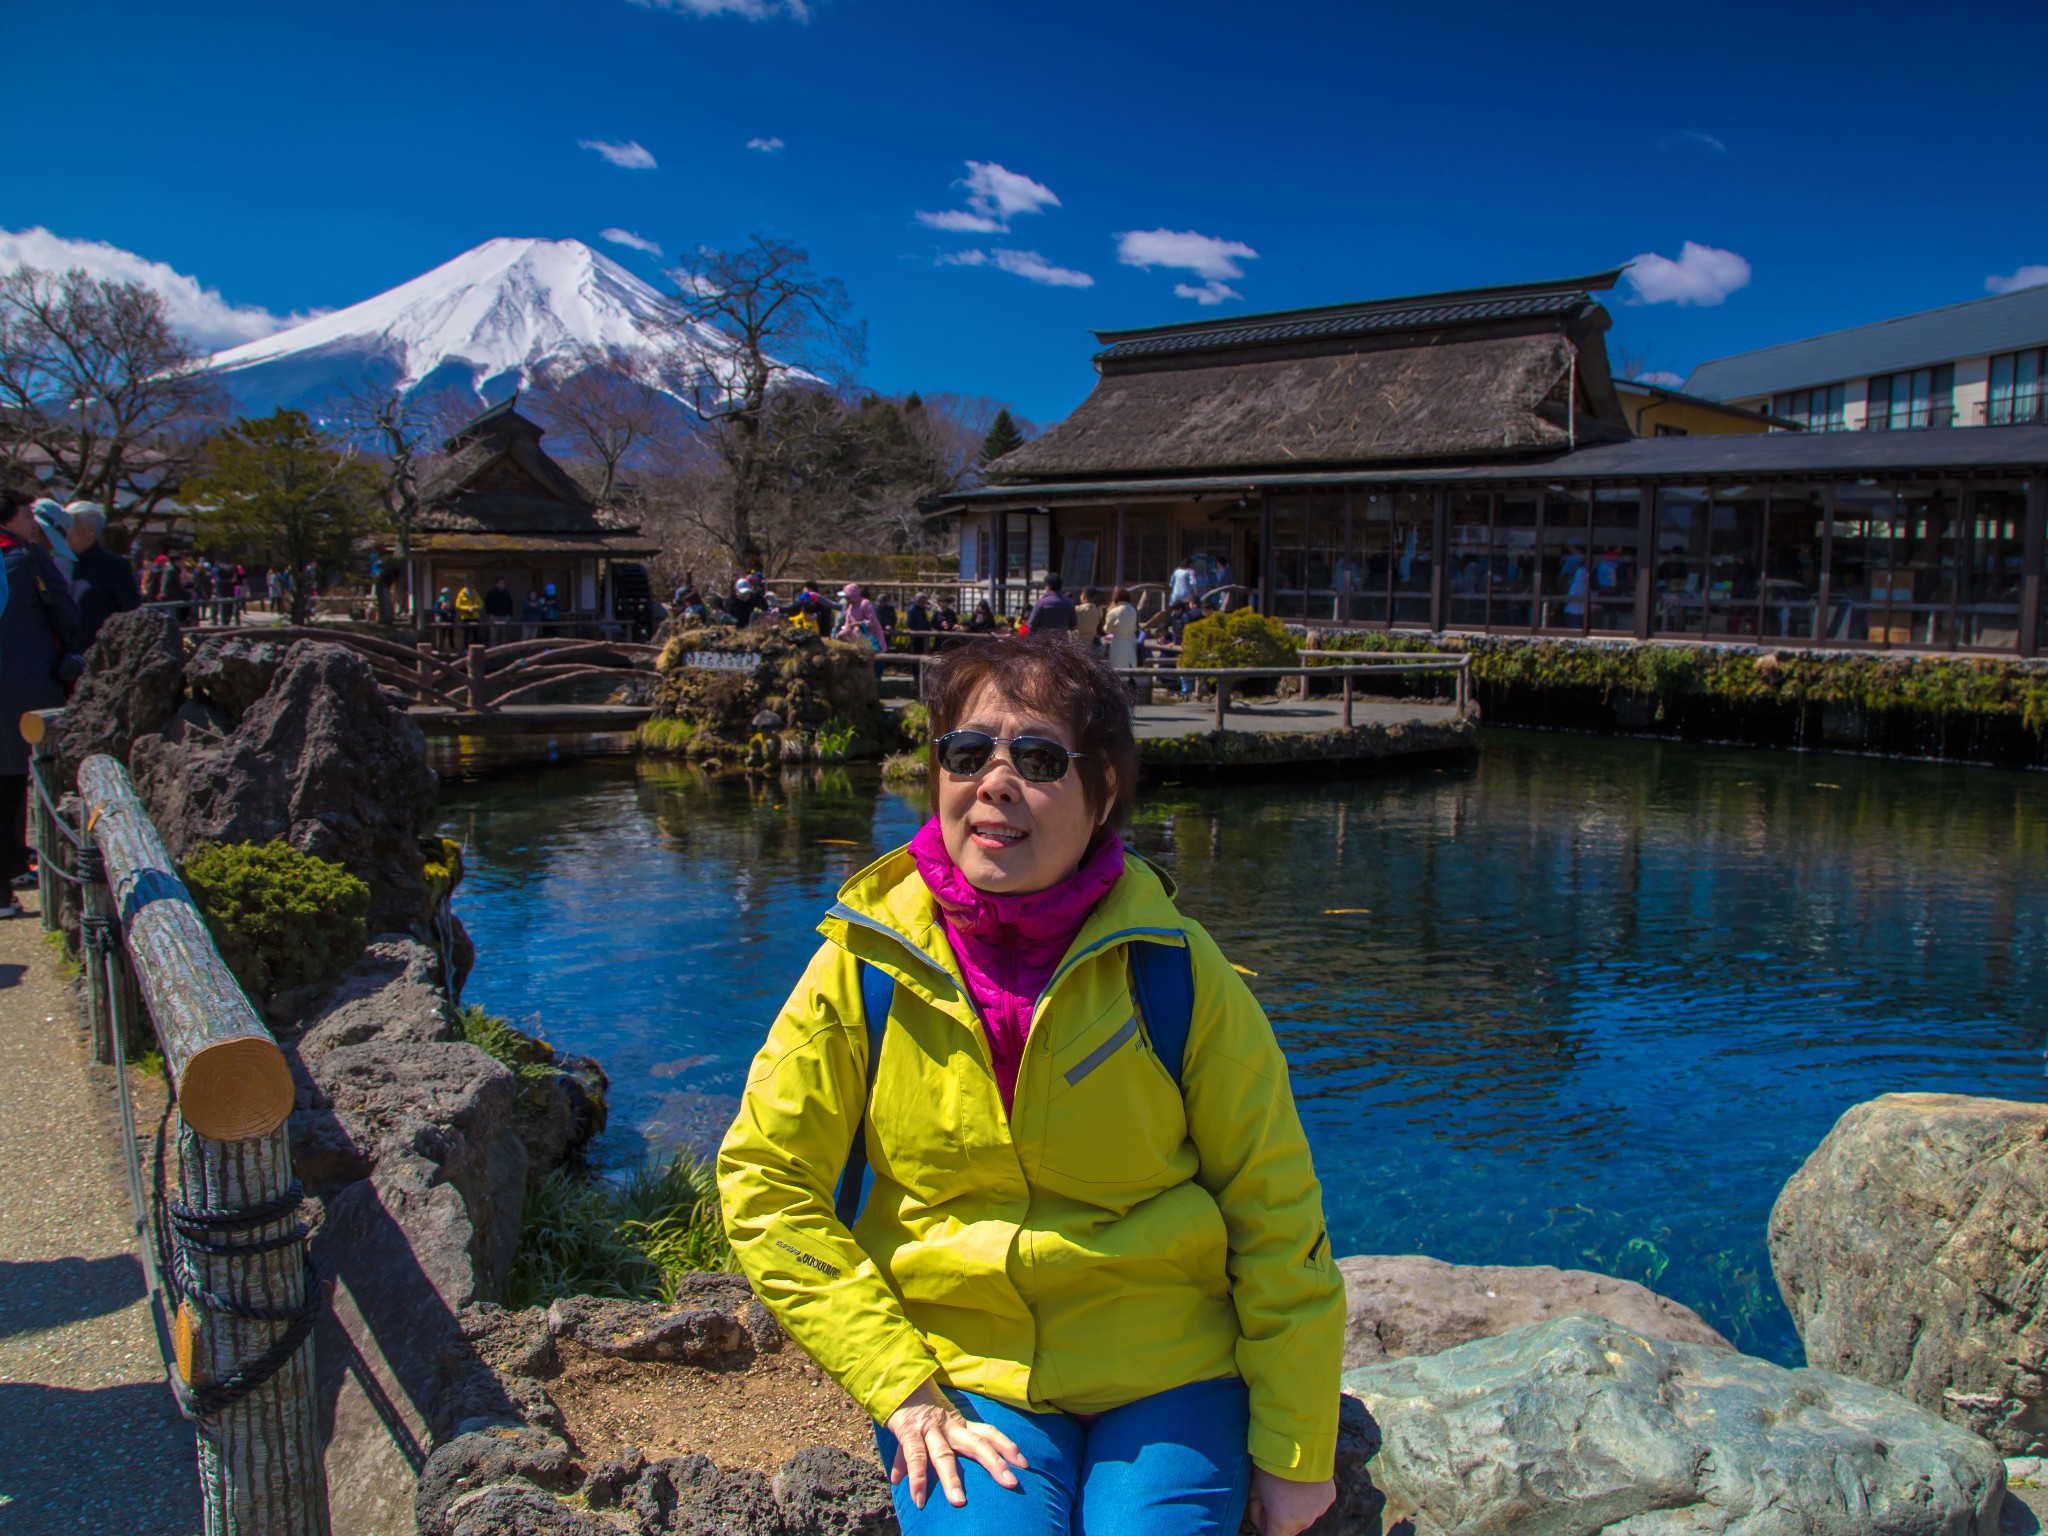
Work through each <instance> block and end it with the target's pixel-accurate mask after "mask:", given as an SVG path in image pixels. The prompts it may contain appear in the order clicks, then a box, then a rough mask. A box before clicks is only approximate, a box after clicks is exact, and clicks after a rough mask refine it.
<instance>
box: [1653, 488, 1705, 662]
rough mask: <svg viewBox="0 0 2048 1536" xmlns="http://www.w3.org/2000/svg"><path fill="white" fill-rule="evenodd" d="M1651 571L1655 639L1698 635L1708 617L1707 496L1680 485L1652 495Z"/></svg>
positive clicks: (1701, 631) (1700, 491) (1702, 492)
mask: <svg viewBox="0 0 2048 1536" xmlns="http://www.w3.org/2000/svg"><path fill="white" fill-rule="evenodd" d="M1655 557H1656V562H1657V563H1656V567H1655V569H1654V570H1653V572H1652V575H1651V596H1650V601H1651V609H1650V624H1651V627H1652V628H1653V629H1654V630H1655V631H1656V632H1657V633H1658V634H1665V635H1687V634H1692V635H1696V634H1701V633H1703V632H1704V631H1705V629H1706V613H1707V493H1706V492H1705V491H1704V490H1699V489H1695V488H1692V487H1684V486H1666V487H1664V488H1663V489H1661V490H1659V491H1658V492H1657V535H1656V552H1655Z"/></svg>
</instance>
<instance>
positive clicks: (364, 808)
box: [132, 640, 437, 933]
mask: <svg viewBox="0 0 2048 1536" xmlns="http://www.w3.org/2000/svg"><path fill="white" fill-rule="evenodd" d="M132 758H133V764H132V766H133V769H134V774H135V781H136V790H137V792H138V793H139V794H140V795H141V796H142V799H143V803H144V804H145V805H146V806H147V807H148V808H149V812H150V818H151V820H153V821H154V822H155V823H156V827H157V830H158V831H159V832H160V833H162V835H163V840H164V846H165V847H166V848H167V849H168V850H169V852H170V854H171V857H173V858H176V859H182V858H184V857H185V856H186V855H188V854H189V853H191V851H192V850H193V849H194V848H196V847H198V846H199V845H200V844H201V843H267V842H269V841H270V840H271V839H272V838H279V837H281V838H283V839H285V840H286V841H287V842H289V843H290V844H291V845H292V846H293V847H294V848H297V849H298V850H299V851H300V852H302V853H310V854H313V855H315V856H316V857H318V858H323V859H331V860H334V861H335V862H337V863H340V864H342V865H344V866H346V867H347V868H348V870H349V871H350V873H352V874H354V875H355V876H357V877H358V878H359V879H361V880H362V881H364V882H365V883H366V884H367V885H368V886H369V887H370V931H371V932H372V933H380V932H385V931H388V930H399V931H422V932H423V931H424V926H425V923H426V920H427V907H428V900H427V887H426V881H425V878H424V876H423V873H422V859H421V856H420V847H419V839H420V835H421V834H422V833H423V832H425V831H426V830H427V826H428V821H429V817H430V816H431V814H432V811H433V807H434V794H435V789H436V784H437V780H436V778H435V775H434V772H433V770H432V769H431V768H429V767H428V766H427V757H426V740H425V738H424V737H422V736H421V735H420V732H419V727H418V726H416V725H414V724H413V723H412V721H411V720H410V719H409V718H407V716H406V714H405V712H404V711H403V710H402V709H399V708H397V707H395V706H394V705H393V703H392V701H391V699H390V698H389V697H387V696H386V695H385V693H384V692H383V690H382V689H380V688H379V686H378V684H377V678H376V674H375V672H374V671H372V669H371V667H370V664H369V663H368V662H367V661H365V660H364V659H363V658H362V657H360V656H358V655H356V654H355V653H354V652H353V651H349V650H346V649H344V648H343V647H341V646H338V645H329V644H326V643H324V642H321V641H313V640H301V641H298V642H297V643H295V644H294V645H293V646H292V648H291V649H290V650H289V651H288V652H286V654H285V657H284V660H283V662H282V663H281V664H280V666H279V667H278V670H277V672H276V675H275V676H274V678H273V679H272V680H271V683H270V685H269V688H268V690H267V691H266V692H265V693H263V694H262V696H261V697H259V698H257V699H255V700H254V701H253V702H252V703H250V704H249V705H248V707H247V708H246V710H245V711H244V712H243V713H242V715H241V718H240V721H239V723H238V724H237V725H236V726H235V728H234V730H233V732H232V733H231V734H230V735H229V736H228V737H227V738H226V739H225V740H224V741H220V740H214V739H213V738H211V737H200V736H190V735H188V736H186V737H185V739H183V740H177V741H173V740H170V739H168V738H167V737H163V736H145V737H141V738H140V739H138V740H137V741H136V743H135V746H134V749H133V752H132Z"/></svg>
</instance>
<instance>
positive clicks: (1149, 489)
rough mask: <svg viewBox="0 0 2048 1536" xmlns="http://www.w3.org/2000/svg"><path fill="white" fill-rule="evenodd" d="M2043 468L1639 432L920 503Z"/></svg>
mask: <svg viewBox="0 0 2048 1536" xmlns="http://www.w3.org/2000/svg"><path fill="white" fill-rule="evenodd" d="M1998 473H2004V474H2013V475H2036V474H2044V473H2048V426H2034V425H2029V426H2017V427H1936V428H1929V429H1925V430H1920V431H1910V432H1772V433H1755V434H1743V433H1729V434H1725V435H1719V436H1700V437H1640V438H1635V439H1633V440H1631V441H1629V442H1625V443H1602V444H1598V445H1596V446H1594V447H1590V448H1581V449H1578V450H1577V451H1575V452H1571V453H1562V454H1557V455H1553V456H1551V457H1548V458H1541V459H1527V460H1523V461H1520V462H1505V463H1493V464H1460V465H1450V466H1442V467H1437V468H1428V469H1425V468H1412V467H1411V468H1405V469H1404V468H1401V467H1398V466H1384V467H1379V468H1367V467H1360V468H1357V469H1328V470H1321V471H1311V472H1300V473H1294V472H1290V473H1284V474H1265V473H1259V472H1256V471H1253V472H1246V473H1240V474H1216V475H1189V476H1174V477H1159V478H1152V479H1136V478H1133V479H1125V480H1095V481H1070V482H1058V481H1044V482H1040V483H1037V484H1021V485H998V486H984V487H981V488H980V489H977V490H972V491H961V492H957V493H955V494H954V495H951V496H944V497H932V498H930V499H928V500H927V501H925V502H923V503H920V505H921V506H922V507H923V508H924V509H925V511H926V513H927V515H931V516H942V515H946V514H948V513H953V512H962V511H972V510H975V509H977V508H981V507H991V508H993V507H1000V506H1008V507H1032V506H1053V505H1059V504H1064V503H1069V502H1077V501H1083V502H1085V501H1115V500H1132V501H1139V500H1185V499H1186V498H1188V497H1190V496H1212V495H1223V494H1229V495H1247V494H1256V493H1258V492H1260V491H1286V490H1296V491H1305V490H1312V489H1320V488H1330V487H1342V486H1367V485H1457V484H1468V483H1473V482H1481V483H1501V482H1515V483H1520V484H1532V483H1543V482H1553V481H1559V480H1631V481H1644V480H1652V481H1661V482H1665V483H1678V484H1685V483H1690V482H1695V481H1705V480H1767V479H1776V480H1784V479H1793V478H1798V477H1802V476H1828V475H1837V476H1838V475H1858V476H1863V475H1873V476H1875V475H1881V476H1884V477H1886V478H1888V479H1893V480H1900V479H1909V478H1912V479H1920V478H1927V479H1932V478H1939V477H1943V476H1949V477H1956V476H1972V475H1987V474H1998Z"/></svg>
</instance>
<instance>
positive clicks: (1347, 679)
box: [1344, 668, 1352, 731]
mask: <svg viewBox="0 0 2048 1536" xmlns="http://www.w3.org/2000/svg"><path fill="white" fill-rule="evenodd" d="M1351 681H1352V679H1351V673H1350V670H1349V669H1348V668H1347V669H1346V670H1345V673H1344V729H1345V730H1347V731H1348V730H1350V729H1351Z"/></svg>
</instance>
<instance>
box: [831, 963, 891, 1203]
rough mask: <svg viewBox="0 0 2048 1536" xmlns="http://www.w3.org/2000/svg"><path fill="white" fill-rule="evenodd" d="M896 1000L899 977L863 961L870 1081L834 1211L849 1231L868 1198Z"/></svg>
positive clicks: (862, 990) (863, 1007)
mask: <svg viewBox="0 0 2048 1536" xmlns="http://www.w3.org/2000/svg"><path fill="white" fill-rule="evenodd" d="M895 1001H896V978H895V977H894V976H891V975H890V974H889V973H888V972H887V971H885V970H883V969H882V968H881V967H880V966H877V965H870V964H868V962H867V961H865V960H863V961H861V962H860V1004H861V1012H862V1014H863V1015H864V1016H865V1020H866V1023H867V1029H868V1081H867V1088H866V1090H865V1091H864V1092H863V1093H862V1095H861V1101H860V1104H861V1109H860V1119H859V1121H858V1122H856V1123H855V1125H854V1127H853V1142H852V1144H851V1145H850V1146H848V1147H847V1149H846V1167H845V1168H844V1169H843V1170H842V1171H841V1172H840V1175H839V1193H838V1194H837V1195H836V1196H835V1197H834V1198H833V1201H832V1210H833V1212H834V1214H836V1215H837V1216H838V1217H839V1220H840V1222H841V1224H842V1225H844V1226H845V1227H846V1228H847V1230H848V1231H851V1230H852V1229H853V1224H854V1223H855V1222H856V1221H858V1220H859V1219H860V1212H861V1207H862V1206H864V1205H866V1204H867V1200H868V1184H869V1182H870V1181H869V1178H868V1109H867V1106H868V1101H869V1100H870V1099H872V1098H873V1097H874V1096H875V1070H876V1068H877V1067H879V1066H880V1065H881V1061H882V1031H883V1030H884V1029H886V1028H887V1027H888V1024H889V1009H890V1008H891V1007H892V1006H893V1005H894V1004H895Z"/></svg>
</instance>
